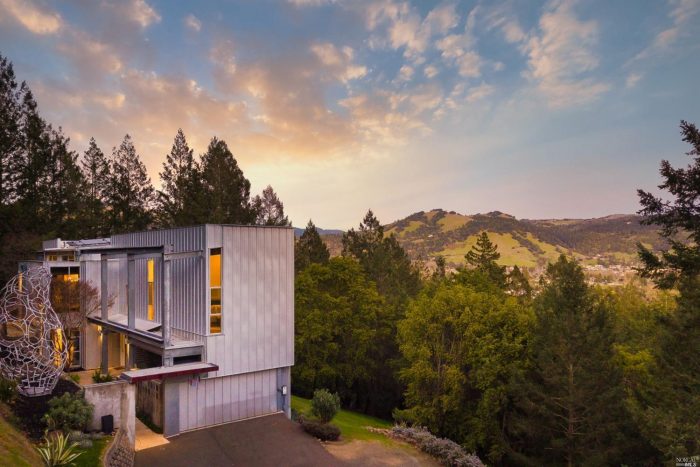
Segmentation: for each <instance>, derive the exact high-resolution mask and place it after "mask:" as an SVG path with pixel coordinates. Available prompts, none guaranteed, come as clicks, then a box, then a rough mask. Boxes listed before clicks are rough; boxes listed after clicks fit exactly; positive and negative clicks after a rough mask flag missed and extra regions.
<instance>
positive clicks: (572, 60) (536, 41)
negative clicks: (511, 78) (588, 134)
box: [522, 0, 610, 107]
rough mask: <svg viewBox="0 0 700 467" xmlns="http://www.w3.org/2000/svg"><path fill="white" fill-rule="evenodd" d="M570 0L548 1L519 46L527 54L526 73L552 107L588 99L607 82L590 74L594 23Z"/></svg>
mask: <svg viewBox="0 0 700 467" xmlns="http://www.w3.org/2000/svg"><path fill="white" fill-rule="evenodd" d="M573 6H574V2H573V1H570V0H563V1H556V2H551V3H550V4H549V5H548V7H547V8H546V11H545V12H544V14H543V15H542V17H541V18H540V21H539V30H538V31H535V32H533V33H532V34H531V36H530V37H529V39H528V40H527V41H526V42H525V43H524V44H523V47H522V50H523V51H524V52H525V53H526V54H527V57H528V71H527V72H526V76H527V77H528V78H529V79H531V80H532V81H534V82H535V83H537V87H538V89H539V91H540V92H541V93H542V94H543V95H544V96H545V97H546V98H547V99H548V102H549V104H550V105H551V106H552V107H564V106H570V105H575V104H582V103H585V102H588V101H591V100H593V99H595V98H597V97H599V96H600V94H602V93H604V92H606V91H607V90H608V89H609V88H610V86H609V85H608V84H606V83H603V82H599V81H597V80H596V79H595V78H593V77H591V76H590V74H591V72H592V71H593V70H595V69H596V68H597V67H598V57H597V55H596V54H595V53H594V50H593V49H594V47H595V46H596V45H597V41H598V24H597V23H596V22H595V21H592V20H591V21H581V20H579V19H578V18H577V17H576V15H575V14H574V11H573Z"/></svg>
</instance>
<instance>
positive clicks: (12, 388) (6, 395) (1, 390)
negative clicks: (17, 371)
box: [0, 377, 17, 404]
mask: <svg viewBox="0 0 700 467" xmlns="http://www.w3.org/2000/svg"><path fill="white" fill-rule="evenodd" d="M16 397H17V381H15V380H13V379H5V378H3V377H0V401H2V402H5V403H7V404H9V403H10V402H12V401H13V400H15V398H16Z"/></svg>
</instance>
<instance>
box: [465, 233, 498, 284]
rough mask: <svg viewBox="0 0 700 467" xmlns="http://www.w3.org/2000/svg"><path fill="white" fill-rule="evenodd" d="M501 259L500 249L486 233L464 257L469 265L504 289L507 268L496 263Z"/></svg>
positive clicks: (480, 236) (481, 235)
mask: <svg viewBox="0 0 700 467" xmlns="http://www.w3.org/2000/svg"><path fill="white" fill-rule="evenodd" d="M500 257H501V254H500V253H499V252H498V247H497V246H496V245H494V244H493V243H492V242H491V240H490V239H489V236H488V234H487V233H486V232H485V231H484V232H481V234H480V235H479V237H478V238H477V239H476V245H474V246H473V247H472V248H471V250H469V251H468V252H467V254H466V255H465V256H464V258H465V259H466V260H467V265H469V266H470V267H471V268H473V269H476V270H477V271H480V272H482V273H484V274H486V275H487V276H488V277H489V278H490V279H491V280H492V281H493V282H494V283H496V284H498V285H499V286H501V287H503V286H505V280H506V277H505V275H506V274H505V267H503V266H499V265H498V263H497V262H496V261H498V259H499V258H500Z"/></svg>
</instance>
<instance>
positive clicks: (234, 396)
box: [178, 368, 288, 431]
mask: <svg viewBox="0 0 700 467" xmlns="http://www.w3.org/2000/svg"><path fill="white" fill-rule="evenodd" d="M281 372H283V373H284V372H288V369H287V368H285V369H275V370H266V371H259V372H255V373H246V374H241V375H233V376H220V377H216V378H202V379H197V378H193V379H190V380H188V381H186V382H185V381H183V382H180V383H179V411H178V412H179V414H178V415H179V422H180V423H179V431H186V430H194V429H197V428H203V427H206V426H211V425H218V424H221V423H227V422H232V421H235V420H241V419H244V418H250V417H257V416H259V415H266V414H270V413H274V412H278V411H279V410H281V408H280V404H279V400H278V391H277V388H278V387H280V385H279V381H278V378H280V376H282V377H284V376H286V375H280V373H281ZM284 379H285V380H286V378H284Z"/></svg>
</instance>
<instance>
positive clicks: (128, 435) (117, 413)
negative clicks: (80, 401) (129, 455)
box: [84, 381, 136, 450]
mask: <svg viewBox="0 0 700 467" xmlns="http://www.w3.org/2000/svg"><path fill="white" fill-rule="evenodd" d="M84 389H85V399H86V400H87V401H88V402H90V403H91V404H92V405H93V406H94V408H95V410H94V411H93V414H92V420H91V421H90V423H89V424H88V428H89V429H90V430H100V429H101V428H102V416H103V415H112V416H113V417H114V428H115V429H119V431H120V432H123V435H122V436H123V437H124V438H125V439H126V441H127V442H128V443H129V444H130V446H131V448H132V450H133V447H134V445H135V442H136V410H135V409H136V388H135V387H134V386H133V385H131V384H129V383H127V382H126V381H115V382H112V383H100V384H91V385H88V386H85V388H84Z"/></svg>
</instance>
